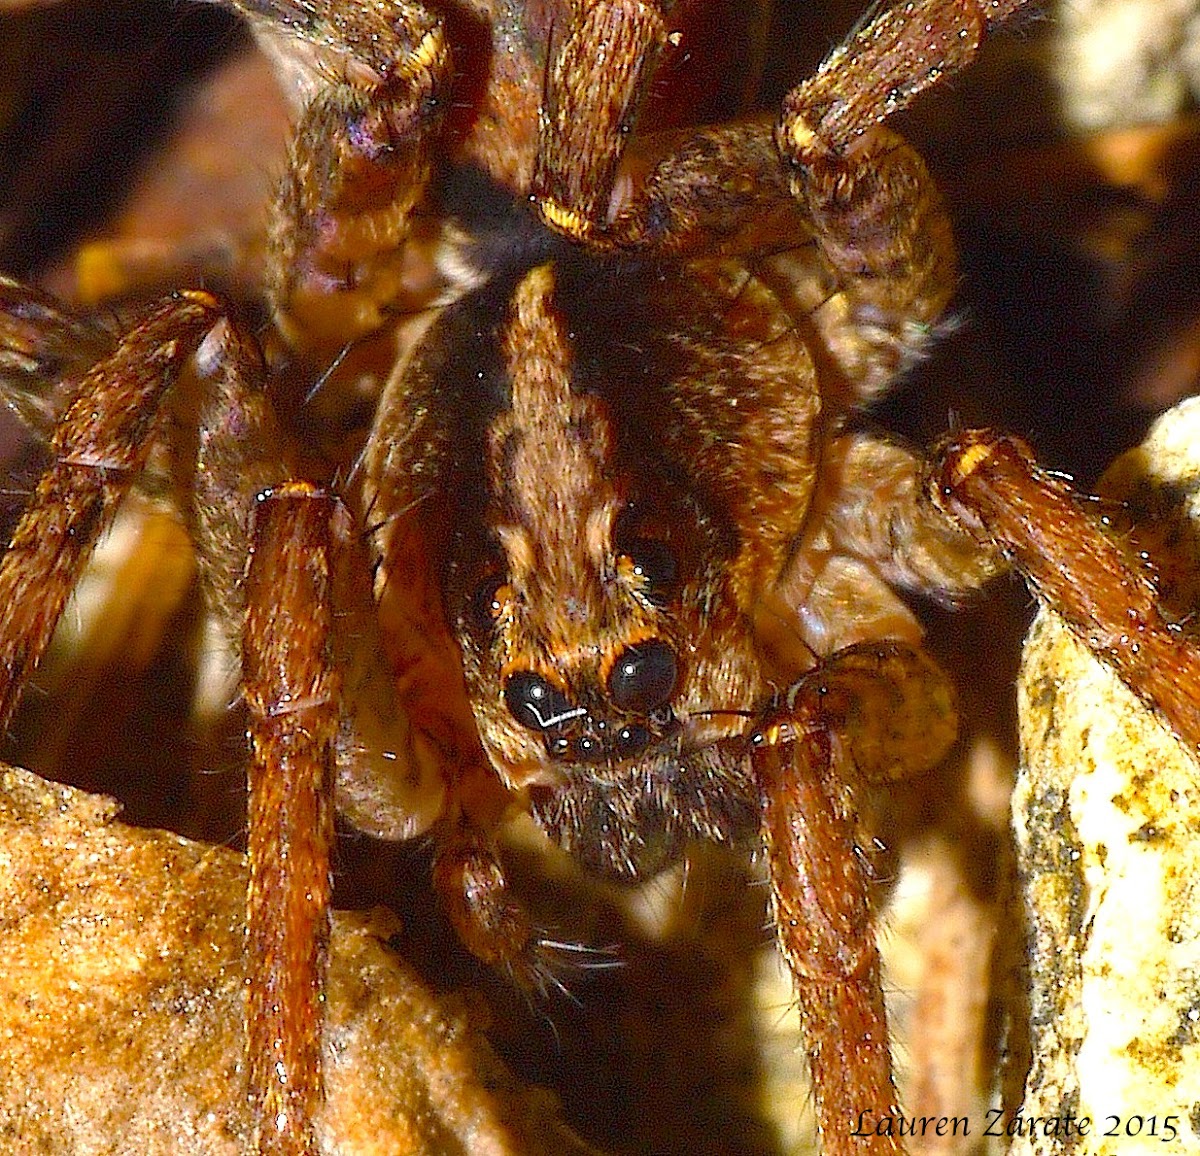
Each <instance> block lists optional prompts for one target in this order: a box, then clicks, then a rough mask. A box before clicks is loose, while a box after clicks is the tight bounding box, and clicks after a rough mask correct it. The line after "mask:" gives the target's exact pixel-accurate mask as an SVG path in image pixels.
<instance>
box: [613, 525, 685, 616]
mask: <svg viewBox="0 0 1200 1156" xmlns="http://www.w3.org/2000/svg"><path fill="white" fill-rule="evenodd" d="M620 550H621V555H620V557H619V558H618V560H617V565H618V567H619V568H620V569H621V570H622V571H624V572H626V573H629V574H632V575H633V576H634V577H635V578H638V579H640V580H641V582H642V583H643V585H644V588H645V591H646V593H647V595H648V596H649V597H650V598H651V599H653V600H655V601H661V600H663V599H664V598H665V597H666V596H667V595H668V594H669V593H670V591H671V588H672V587H673V586H674V584H675V577H676V574H677V572H678V566H677V565H676V562H675V555H674V554H673V553H672V551H671V548H670V547H669V546H668V545H667V544H666V543H665V542H660V541H659V540H658V539H657V538H630V539H629V540H628V541H627V542H622V543H621V544H620Z"/></svg>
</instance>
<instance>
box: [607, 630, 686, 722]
mask: <svg viewBox="0 0 1200 1156" xmlns="http://www.w3.org/2000/svg"><path fill="white" fill-rule="evenodd" d="M678 674H679V667H678V664H677V663H676V661H675V652H674V651H673V650H672V649H671V647H670V646H668V645H667V643H665V642H663V641H661V640H660V639H656V638H652V639H650V640H649V641H648V642H639V643H637V645H635V646H627V647H626V648H625V649H624V650H623V651H622V652H621V654H620V656H619V657H618V659H617V661H616V664H615V665H614V666H613V668H612V672H611V673H610V674H609V676H608V693H609V694H610V695H611V696H612V700H613V703H614V704H615V705H616V706H617V707H618V708H619V709H621V710H636V711H646V712H650V711H654V710H657V709H658V708H659V707H663V706H665V705H666V704H667V703H668V702H669V701H670V698H671V694H672V692H673V691H674V690H675V680H676V678H677V677H678Z"/></svg>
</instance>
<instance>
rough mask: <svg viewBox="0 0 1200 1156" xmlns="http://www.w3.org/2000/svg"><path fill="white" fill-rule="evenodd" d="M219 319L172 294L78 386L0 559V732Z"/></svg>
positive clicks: (192, 295) (191, 295)
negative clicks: (182, 376)
mask: <svg viewBox="0 0 1200 1156" xmlns="http://www.w3.org/2000/svg"><path fill="white" fill-rule="evenodd" d="M220 316H221V307H220V304H219V303H218V301H217V300H216V298H214V297H212V296H211V295H210V294H208V293H198V292H187V293H177V294H173V295H172V296H171V297H169V298H167V299H165V300H164V301H161V302H160V303H159V304H158V305H156V306H154V307H153V308H152V309H150V310H149V311H148V312H147V313H146V314H145V315H144V316H143V318H142V320H141V321H140V322H139V323H138V324H137V325H136V326H134V328H133V329H132V330H130V332H129V333H127V334H126V335H125V336H124V337H123V338H122V339H121V340H120V341H119V342H118V343H117V344H116V346H115V348H114V349H113V351H112V353H110V354H109V355H108V356H107V357H105V358H102V359H101V360H100V361H98V362H97V363H96V364H95V365H94V366H92V367H91V368H90V369H88V370H87V371H86V372H85V373H83V374H82V376H81V377H80V378H79V379H78V382H77V384H76V386H75V388H74V390H73V391H72V392H73V400H72V401H71V402H70V404H69V405H67V407H66V409H65V411H64V412H63V414H62V417H61V418H60V419H59V421H58V422H57V424H56V426H55V429H54V434H53V436H52V438H51V441H50V451H51V454H52V458H53V460H52V462H51V464H50V466H49V468H48V469H47V470H46V472H45V473H44V474H43V475H42V477H41V479H40V481H39V482H38V485H37V488H36V489H35V491H34V494H33V496H32V498H31V499H30V502H29V504H28V505H27V507H26V509H25V512H24V514H23V515H22V516H21V519H20V521H19V522H18V524H17V527H16V530H15V531H14V532H13V536H12V540H11V542H10V544H9V548H8V550H7V551H6V552H5V555H4V558H3V561H0V606H3V607H4V612H5V616H6V622H5V630H4V635H3V638H2V639H0V728H4V727H7V726H8V723H9V721H10V720H11V718H12V715H13V712H14V711H15V710H16V707H17V705H18V703H19V702H20V698H21V694H22V691H23V690H24V687H25V683H26V681H27V680H28V678H29V676H30V675H31V674H32V673H33V672H34V670H35V669H36V668H37V666H38V663H39V662H40V661H41V659H42V657H43V655H44V654H45V651H46V647H47V646H48V645H49V643H50V639H51V637H52V636H53V634H54V629H55V627H56V626H57V624H58V620H59V618H60V617H61V616H62V612H63V609H64V607H65V606H66V603H67V598H68V596H69V595H70V593H71V591H72V590H73V589H74V587H75V583H76V581H77V579H78V577H79V575H80V573H81V572H82V570H83V568H84V566H85V565H86V564H87V560H88V558H89V557H90V555H91V551H92V548H93V547H94V546H95V544H96V541H97V539H98V538H99V537H100V535H101V534H102V533H103V532H104V531H105V530H106V529H107V528H108V527H109V525H111V522H112V518H113V515H114V514H115V512H116V509H117V506H118V504H119V503H120V500H121V498H122V496H123V495H124V494H125V492H126V491H127V490H128V488H129V486H130V484H131V483H132V481H133V479H134V478H135V477H136V476H137V475H138V473H139V472H140V471H141V469H142V467H143V466H144V465H145V462H146V457H147V455H148V453H149V450H150V446H151V444H152V443H153V440H154V433H155V430H156V428H157V426H158V424H159V420H160V414H161V403H162V401H163V398H164V396H165V395H166V393H167V392H168V390H169V389H170V386H171V384H172V383H173V381H174V380H175V378H176V376H177V375H178V373H179V370H180V368H181V366H182V365H183V364H184V362H185V361H186V360H187V358H188V357H189V356H190V354H191V352H192V350H193V349H194V348H195V346H196V345H197V343H198V342H199V341H200V340H201V338H202V337H203V336H204V334H205V333H206V332H207V331H208V330H210V329H211V328H212V327H213V325H214V324H216V322H217V321H218V320H219V319H220Z"/></svg>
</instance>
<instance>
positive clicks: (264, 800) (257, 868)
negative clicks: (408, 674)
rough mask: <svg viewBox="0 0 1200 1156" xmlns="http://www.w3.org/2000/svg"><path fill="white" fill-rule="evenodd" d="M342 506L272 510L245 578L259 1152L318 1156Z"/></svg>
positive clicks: (250, 1033) (316, 502)
mask: <svg viewBox="0 0 1200 1156" xmlns="http://www.w3.org/2000/svg"><path fill="white" fill-rule="evenodd" d="M335 511H336V503H335V500H334V499H333V498H332V497H331V496H330V495H328V494H325V493H323V492H322V491H319V490H316V489H314V488H313V487H311V486H308V485H306V484H304V483H290V484H288V485H286V486H281V487H277V488H276V489H274V490H272V491H269V492H267V493H265V494H263V495H261V496H260V498H259V502H258V506H257V508H256V511H255V517H254V526H253V535H252V540H253V549H252V552H251V555H250V561H249V565H248V566H247V569H246V618H245V629H244V631H243V645H242V667H243V694H244V696H245V699H246V703H247V705H248V707H249V722H248V726H247V735H248V738H249V742H250V764H249V772H248V783H249V800H248V806H247V813H248V830H249V843H248V847H247V852H248V859H249V865H250V880H249V886H248V889H247V896H246V935H247V946H248V949H249V959H248V963H247V975H248V982H247V985H246V1029H247V1040H246V1056H247V1066H248V1076H249V1084H250V1094H251V1098H252V1101H253V1102H254V1105H255V1116H256V1126H257V1129H258V1135H257V1137H256V1145H257V1150H258V1151H259V1152H262V1153H264V1154H265V1153H271V1154H273V1156H274V1154H277V1156H293V1154H294V1156H308V1154H310V1153H315V1152H316V1151H317V1139H316V1133H315V1131H314V1118H315V1116H316V1113H317V1111H318V1109H319V1108H320V1107H321V1104H322V1101H323V1099H324V1084H323V1079H322V1051H321V1025H322V1020H323V1007H322V999H323V993H324V980H325V964H326V958H325V956H326V948H327V944H328V939H329V926H330V924H329V912H330V901H331V897H332V892H333V880H332V873H331V869H330V849H331V847H332V845H333V805H332V795H333V791H332V787H333V775H334V761H335V757H336V739H337V732H338V713H339V689H340V688H339V686H338V682H339V678H338V674H337V672H336V671H335V669H334V668H333V666H332V665H331V664H330V662H329V660H328V652H329V641H330V631H331V626H332V619H333V608H332V599H331V589H332V585H333V583H332V571H333V564H332V558H331V554H332V549H333V542H332V533H331V522H332V520H333V517H334V514H335Z"/></svg>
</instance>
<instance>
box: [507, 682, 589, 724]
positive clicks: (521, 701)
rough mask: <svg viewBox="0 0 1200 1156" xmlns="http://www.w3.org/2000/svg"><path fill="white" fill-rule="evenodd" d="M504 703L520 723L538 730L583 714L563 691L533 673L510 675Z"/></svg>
mask: <svg viewBox="0 0 1200 1156" xmlns="http://www.w3.org/2000/svg"><path fill="white" fill-rule="evenodd" d="M504 703H505V705H506V706H507V707H508V710H509V713H510V714H511V715H512V716H513V718H515V719H516V720H517V722H519V723H520V724H521V725H522V726H525V727H529V729H530V730H535V731H545V730H549V729H550V728H552V727H555V726H561V725H562V724H563V723H564V722H565V721H567V720H568V719H569V718H574V717H575V715H576V714H578V713H579V712H578V711H576V710H573V709H572V707H571V703H570V701H569V700H568V698H567V696H566V695H565V694H563V692H562V691H561V690H558V689H557V688H556V687H553V686H551V685H550V683H548V682H547V681H546V680H545V679H544V678H543V677H542V676H541V675H540V674H534V673H533V672H532V671H524V672H522V673H521V674H514V675H510V676H509V678H508V680H507V681H506V682H505V684H504Z"/></svg>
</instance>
